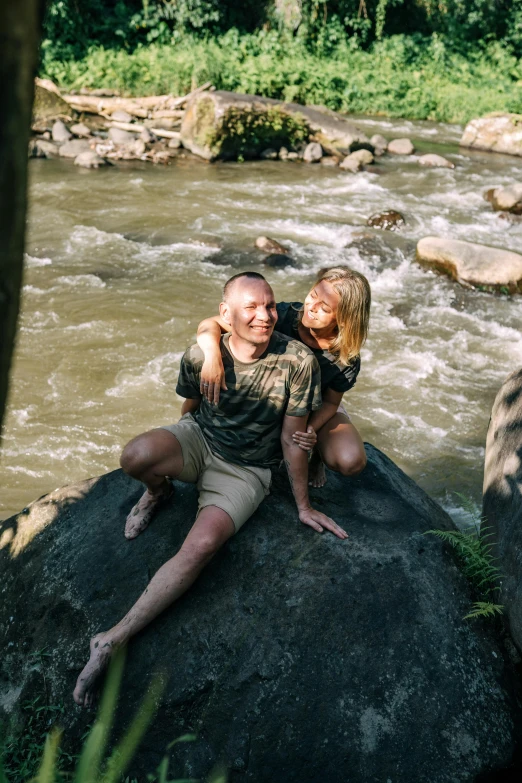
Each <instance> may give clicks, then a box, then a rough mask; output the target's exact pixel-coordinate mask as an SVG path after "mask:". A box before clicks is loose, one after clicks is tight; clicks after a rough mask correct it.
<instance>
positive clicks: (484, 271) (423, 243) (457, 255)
mask: <svg viewBox="0 0 522 783" xmlns="http://www.w3.org/2000/svg"><path fill="white" fill-rule="evenodd" d="M417 260H418V261H420V262H421V263H423V264H426V265H428V266H431V267H434V268H435V269H437V270H439V271H440V272H444V273H446V274H448V275H449V276H450V277H452V278H453V279H454V280H457V281H458V282H459V283H462V284H464V285H468V286H476V287H478V288H481V289H483V290H485V291H491V292H493V291H501V292H503V293H512V294H514V293H517V292H522V255H520V254H519V253H514V252H513V251H512V250H503V249H502V248H499V247H489V246H488V245H478V244H476V243H474V242H464V241H463V240H461V239H446V238H444V237H424V238H423V239H421V240H419V242H418V243H417Z"/></svg>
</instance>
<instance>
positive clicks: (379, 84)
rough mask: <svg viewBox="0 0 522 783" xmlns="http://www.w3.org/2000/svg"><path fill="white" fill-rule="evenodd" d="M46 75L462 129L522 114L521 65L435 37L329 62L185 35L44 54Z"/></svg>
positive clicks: (290, 50)
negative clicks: (80, 52)
mask: <svg viewBox="0 0 522 783" xmlns="http://www.w3.org/2000/svg"><path fill="white" fill-rule="evenodd" d="M42 75H45V76H48V77H49V78H51V79H53V80H55V81H56V82H58V84H60V85H61V86H62V87H65V88H74V89H79V88H81V87H91V88H93V87H108V88H111V89H117V90H120V91H121V92H122V93H126V94H129V95H137V94H141V95H147V94H165V93H172V94H174V95H182V94H184V93H186V92H188V91H189V90H190V89H191V87H193V86H195V85H198V84H202V83H203V82H205V81H210V82H212V84H213V85H214V86H215V87H216V88H217V89H224V90H233V91H237V92H246V93H254V94H260V95H265V96H267V97H272V98H280V99H283V100H290V101H296V102H298V103H303V104H323V105H325V106H328V107H329V108H331V109H335V110H337V111H344V112H351V113H364V114H381V115H385V116H389V117H408V118H411V119H431V120H437V121H442V122H460V123H464V122H467V121H468V120H469V119H471V118H472V117H476V116H479V115H482V114H486V113H488V112H490V111H511V112H520V111H522V64H521V62H520V61H519V60H517V58H516V57H515V56H514V55H513V54H512V52H511V50H510V49H509V48H506V47H502V46H500V45H499V44H498V42H493V43H491V44H489V45H488V46H487V47H483V48H482V49H477V50H476V51H474V52H470V53H468V55H467V56H464V55H462V54H458V53H456V52H455V51H454V49H453V48H451V47H450V45H449V44H448V43H447V41H446V40H445V39H443V38H441V37H440V36H438V35H432V36H431V37H429V38H423V37H419V36H405V35H397V36H393V37H390V38H384V39H383V40H382V41H380V42H377V43H375V44H374V45H373V47H372V48H371V49H370V50H369V51H363V50H362V49H360V48H357V47H354V46H352V45H350V43H349V42H348V43H346V41H342V42H340V43H339V44H338V45H337V46H336V48H335V50H333V51H332V52H331V53H330V54H329V56H328V57H326V56H322V55H321V56H319V55H317V54H315V53H313V52H311V51H310V49H309V48H308V47H307V46H306V44H305V42H304V41H303V40H302V38H300V37H299V36H296V37H294V36H291V35H288V34H282V33H279V32H277V31H275V30H269V31H261V32H258V33H255V34H251V35H242V34H240V33H239V32H238V31H237V30H236V29H233V30H229V31H228V32H227V33H226V34H225V35H222V36H220V37H219V38H209V39H206V40H202V39H200V38H196V37H194V36H184V37H182V38H180V40H178V41H177V42H175V43H173V44H170V45H165V44H150V45H148V46H137V47H136V48H135V49H134V51H133V52H127V51H125V50H123V49H119V50H115V49H106V48H102V47H93V48H91V49H89V51H88V53H87V54H86V56H85V57H84V58H82V59H80V60H78V61H72V60H67V59H54V58H53V57H51V56H50V55H49V53H48V52H47V53H45V56H44V60H43V65H42Z"/></svg>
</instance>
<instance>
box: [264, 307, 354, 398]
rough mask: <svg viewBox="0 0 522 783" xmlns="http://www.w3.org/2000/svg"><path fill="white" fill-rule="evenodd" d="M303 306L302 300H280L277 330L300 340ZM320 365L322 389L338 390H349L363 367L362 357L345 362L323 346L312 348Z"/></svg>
mask: <svg viewBox="0 0 522 783" xmlns="http://www.w3.org/2000/svg"><path fill="white" fill-rule="evenodd" d="M301 307H302V303H301V302H279V303H278V304H277V324H276V330H277V331H278V332H281V333H282V334H286V335H288V337H291V338H292V339H293V340H300V342H302V340H301V338H300V337H299V332H298V328H297V327H298V324H299V322H298V311H299V310H300V308H301ZM308 348H310V350H311V351H313V353H314V355H315V357H316V359H317V361H318V362H319V367H320V368H321V391H322V392H324V390H325V389H333V391H336V392H347V391H348V389H351V388H352V386H353V385H354V384H355V381H356V380H357V376H358V374H359V370H360V369H361V357H360V356H355V357H354V358H353V359H352V360H351V361H350V362H349V363H348V364H343V362H341V360H340V359H339V358H337V357H336V356H333V354H331V353H330V351H323V350H322V349H321V348H311V347H310V346H308Z"/></svg>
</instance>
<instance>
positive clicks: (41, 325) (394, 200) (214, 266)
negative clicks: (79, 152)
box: [0, 118, 522, 524]
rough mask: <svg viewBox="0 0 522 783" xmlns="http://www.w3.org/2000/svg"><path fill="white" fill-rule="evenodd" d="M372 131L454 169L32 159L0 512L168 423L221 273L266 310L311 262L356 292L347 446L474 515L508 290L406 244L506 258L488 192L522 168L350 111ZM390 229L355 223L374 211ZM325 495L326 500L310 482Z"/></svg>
mask: <svg viewBox="0 0 522 783" xmlns="http://www.w3.org/2000/svg"><path fill="white" fill-rule="evenodd" d="M358 122H359V125H360V126H361V127H362V128H363V129H364V130H365V132H367V133H368V135H371V133H375V132H379V133H382V134H383V135H385V136H386V137H387V138H397V137H399V136H409V137H410V138H412V140H413V141H414V143H415V145H416V149H417V153H416V155H418V154H422V153H425V152H438V153H439V154H443V155H446V156H447V157H449V158H450V159H451V160H453V161H454V162H455V164H456V168H455V169H454V170H448V169H432V170H426V169H423V168H421V167H420V166H419V165H418V163H417V156H416V155H414V156H412V157H409V158H406V157H391V156H387V157H385V158H382V159H380V160H379V163H378V164H377V165H376V166H375V167H373V168H371V170H368V171H366V172H363V173H359V174H356V175H353V174H349V173H345V172H342V171H340V170H339V169H331V168H326V167H323V166H319V165H314V166H308V165H304V164H297V163H282V162H275V161H265V162H249V163H243V164H241V163H218V164H211V165H209V164H206V163H204V162H203V161H199V160H195V159H192V158H188V157H187V158H180V159H178V160H177V161H175V162H174V163H173V165H171V166H168V167H162V166H157V167H153V166H151V165H150V164H145V163H141V162H137V163H129V164H120V165H118V166H117V167H116V166H114V167H111V168H109V169H108V170H99V171H87V170H81V169H78V168H77V167H73V166H72V165H71V163H70V162H69V161H60V160H54V161H47V160H43V161H42V160H31V161H30V213H29V225H28V228H29V233H28V242H27V255H26V273H25V284H24V290H23V303H22V314H21V320H20V331H19V337H18V346H17V351H16V356H15V362H14V367H13V371H12V376H11V377H12V385H11V396H10V406H9V411H8V415H7V419H6V423H5V428H4V440H3V446H2V452H1V457H0V459H1V468H2V474H3V486H2V496H1V499H0V518H1V517H3V518H6V517H8V516H9V515H10V514H13V513H15V512H17V511H20V510H21V509H22V508H23V507H24V506H26V505H27V504H28V503H30V502H31V501H32V500H34V499H35V498H36V497H38V496H39V495H41V494H44V493H46V492H48V491H50V490H52V489H54V488H55V487H58V486H63V485H65V484H69V483H72V482H75V481H77V480H79V479H83V478H87V477H90V476H95V475H98V474H100V473H103V472H105V471H108V470H112V469H114V468H116V467H118V458H119V454H120V452H121V449H122V447H123V445H124V444H125V443H126V442H127V441H128V440H129V439H130V438H131V437H132V436H134V435H136V434H137V433H139V432H142V431H144V430H147V429H149V428H151V427H155V426H158V425H161V424H163V423H170V422H173V421H175V420H177V418H178V416H179V412H180V406H181V400H180V398H178V397H177V395H176V392H175V383H176V377H177V372H178V368H179V361H180V358H181V356H182V354H183V351H184V349H185V347H186V346H187V345H189V344H190V343H191V342H193V341H194V337H195V331H196V327H197V324H198V322H199V320H200V319H201V318H203V317H204V316H207V315H209V314H212V313H214V312H215V311H216V308H217V305H218V303H219V301H220V292H221V287H222V285H223V283H224V282H225V280H226V279H227V278H228V277H229V276H230V275H232V274H235V273H236V272H237V271H238V270H240V269H247V268H248V269H254V270H257V271H261V272H263V273H264V274H265V275H266V277H267V278H268V280H269V281H270V283H271V284H272V285H273V287H274V289H275V292H276V296H277V298H278V299H279V300H299V299H302V298H303V296H304V295H305V293H306V292H307V290H308V288H309V286H310V285H311V283H312V282H313V279H314V273H315V272H316V271H317V270H318V269H320V268H321V267H323V266H326V265H332V264H337V263H343V264H349V265H350V266H352V267H353V268H355V269H357V270H359V271H360V272H363V273H364V274H365V275H366V276H367V277H368V279H369V280H370V283H371V286H372V292H373V305H372V319H371V333H370V338H369V340H368V343H367V345H366V347H365V348H364V350H363V353H362V370H361V374H360V376H359V380H358V381H357V384H356V386H355V387H354V388H353V389H352V390H351V391H350V392H349V393H348V394H347V395H346V396H345V405H346V407H347V408H348V409H349V411H350V413H351V414H352V417H353V420H354V421H355V423H356V425H357V427H358V428H359V429H360V431H361V433H362V435H363V438H364V439H365V440H366V441H369V442H371V443H373V444H374V445H376V446H377V447H378V448H380V449H381V450H383V451H384V452H385V453H386V454H387V455H388V456H389V457H391V458H392V459H393V460H394V461H395V462H396V463H397V464H398V465H400V466H401V467H402V468H403V469H404V470H405V471H406V472H407V473H408V475H410V476H411V477H412V478H414V479H415V480H416V481H417V482H418V483H419V484H420V485H421V486H422V487H423V488H424V489H425V490H427V492H429V493H430V494H431V495H432V496H433V497H434V498H435V499H437V500H438V501H439V502H440V503H441V504H442V505H443V506H444V507H445V508H446V509H447V510H448V511H449V512H450V513H451V514H452V515H453V517H454V519H455V520H456V522H457V523H459V524H460V523H462V522H463V521H465V519H466V514H467V512H466V511H465V509H464V506H465V503H464V501H463V500H462V498H461V497H460V496H459V495H458V494H456V493H461V494H462V495H464V496H466V497H469V498H471V499H472V501H473V502H474V504H475V506H476V507H477V508H478V506H479V503H480V495H481V486H482V470H483V458H484V443H485V437H486V431H487V426H488V420H489V415H490V410H491V405H492V402H493V399H494V397H495V394H496V392H497V390H498V388H499V386H500V384H501V383H502V380H503V379H504V377H505V376H506V375H507V374H508V373H509V372H511V371H512V370H513V369H515V368H518V367H519V366H520V365H521V363H522V336H521V333H520V325H521V321H522V297H513V298H511V297H507V296H492V295H490V294H486V293H481V292H478V291H473V290H468V289H465V288H462V287H461V286H460V285H458V284H457V283H455V282H453V281H451V280H449V279H447V278H445V277H442V276H439V275H438V274H435V273H433V272H431V271H428V270H426V269H423V268H421V267H420V266H419V265H418V264H417V263H416V262H415V244H416V242H417V241H418V239H420V238H421V237H422V236H426V235H437V236H443V237H452V238H455V239H466V240H470V241H475V242H480V243H484V244H491V245H497V246H499V247H505V248H510V249H513V250H518V251H521V250H522V223H515V222H510V221H506V220H503V219H501V218H500V217H499V215H498V214H495V213H494V212H493V211H492V209H491V207H490V205H489V204H488V203H487V202H486V201H484V199H483V197H482V193H483V191H484V190H485V189H486V188H490V187H493V186H497V185H509V184H512V183H513V182H515V181H520V180H521V175H522V160H518V159H517V158H512V157H508V156H502V155H495V154H486V153H477V152H470V151H464V150H460V149H459V147H458V140H459V138H460V135H461V132H462V129H461V128H459V127H456V126H448V125H441V124H434V123H427V122H406V121H384V120H374V119H371V118H359V120H358ZM390 208H393V209H397V210H399V211H401V212H402V213H403V214H404V216H405V218H406V222H407V225H406V227H405V228H404V229H403V230H402V231H401V232H400V233H396V234H392V233H390V232H382V231H378V230H376V229H368V228H366V226H365V222H366V219H367V218H368V216H369V215H371V214H372V213H374V212H378V211H381V210H384V209H390ZM261 234H264V235H268V236H271V237H274V238H276V239H278V240H279V241H281V242H282V243H283V244H286V245H287V246H288V247H290V248H291V251H292V257H293V259H294V261H295V264H294V266H293V267H292V268H287V269H284V270H274V269H270V268H268V269H267V268H266V267H264V266H263V265H262V255H261V254H260V253H258V251H256V250H254V249H253V243H254V240H255V238H256V237H257V236H258V235H261ZM323 491H327V490H323Z"/></svg>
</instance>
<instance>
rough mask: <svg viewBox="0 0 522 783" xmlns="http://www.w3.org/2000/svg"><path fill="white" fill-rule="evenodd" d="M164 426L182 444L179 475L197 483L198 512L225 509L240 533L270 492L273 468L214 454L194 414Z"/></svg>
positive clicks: (186, 415)
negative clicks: (213, 508)
mask: <svg viewBox="0 0 522 783" xmlns="http://www.w3.org/2000/svg"><path fill="white" fill-rule="evenodd" d="M161 429H162V430H168V431H169V432H172V434H173V435H175V436H176V438H177V440H178V441H179V443H180V445H181V451H182V453H183V470H182V471H181V473H180V474H179V475H178V476H175V478H176V479H177V480H178V481H186V482H188V483H189V484H196V485H197V488H198V490H199V499H198V513H199V511H201V509H202V508H205V506H217V507H218V508H221V509H223V511H226V513H227V514H228V515H229V516H230V517H231V518H232V522H233V523H234V527H235V530H236V533H237V531H238V530H239V528H240V527H241V526H242V525H244V524H245V522H246V521H247V519H248V518H249V517H251V516H252V514H253V513H254V511H255V510H256V508H257V507H258V506H259V504H260V503H261V501H262V500H263V499H264V498H265V496H266V495H268V494H269V493H270V480H271V478H272V473H271V471H270V469H269V468H258V467H254V466H253V465H249V466H248V467H247V466H246V465H233V464H232V463H231V462H225V460H224V459H221V457H218V456H216V455H215V454H213V452H212V451H211V450H210V447H209V445H208V443H207V441H206V440H205V437H204V435H203V433H202V432H201V429H200V427H199V425H198V424H197V422H196V420H195V419H194V417H193V416H192V414H191V413H186V414H185V415H184V416H182V417H181V419H180V420H179V421H178V423H177V424H170V425H169V426H167V427H161Z"/></svg>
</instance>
